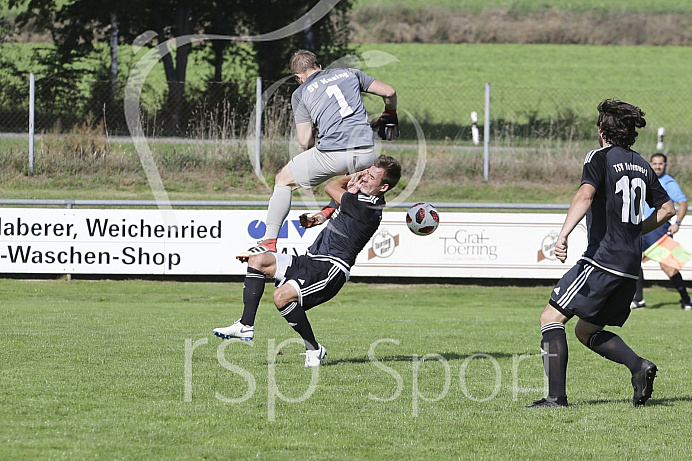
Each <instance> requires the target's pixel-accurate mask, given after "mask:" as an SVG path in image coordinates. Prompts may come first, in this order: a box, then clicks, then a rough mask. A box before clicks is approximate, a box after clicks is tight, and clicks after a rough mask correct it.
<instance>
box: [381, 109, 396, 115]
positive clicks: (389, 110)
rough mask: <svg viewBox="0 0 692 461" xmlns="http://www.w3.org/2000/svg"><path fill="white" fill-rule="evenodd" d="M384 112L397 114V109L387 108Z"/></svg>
mask: <svg viewBox="0 0 692 461" xmlns="http://www.w3.org/2000/svg"><path fill="white" fill-rule="evenodd" d="M384 113H385V114H387V115H396V109H387V108H385V110H384Z"/></svg>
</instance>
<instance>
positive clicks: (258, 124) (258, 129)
mask: <svg viewBox="0 0 692 461" xmlns="http://www.w3.org/2000/svg"><path fill="white" fill-rule="evenodd" d="M255 144H256V147H257V148H256V149H255V174H256V175H257V176H259V175H260V172H261V171H262V163H261V161H262V155H261V152H262V77H257V95H256V100H255Z"/></svg>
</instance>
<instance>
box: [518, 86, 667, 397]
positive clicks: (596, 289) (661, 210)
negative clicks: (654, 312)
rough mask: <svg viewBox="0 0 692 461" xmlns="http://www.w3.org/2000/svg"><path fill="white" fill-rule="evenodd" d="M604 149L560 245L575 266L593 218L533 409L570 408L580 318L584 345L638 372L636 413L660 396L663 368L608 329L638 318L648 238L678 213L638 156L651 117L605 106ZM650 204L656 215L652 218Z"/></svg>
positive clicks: (555, 309) (546, 340)
mask: <svg viewBox="0 0 692 461" xmlns="http://www.w3.org/2000/svg"><path fill="white" fill-rule="evenodd" d="M598 112H599V114H598V122H597V123H596V126H597V127H598V139H599V144H600V145H601V148H600V149H597V150H594V151H591V152H589V153H588V154H587V156H586V159H585V161H584V167H583V170H582V180H581V186H580V187H579V190H578V191H577V193H576V195H575V196H574V199H573V200H572V204H571V205H570V208H569V211H568V212H567V217H566V218H565V222H564V224H563V226H562V230H561V231H560V234H559V235H558V239H557V242H556V244H555V256H556V257H557V258H558V259H559V260H560V261H562V262H565V259H567V237H568V236H569V234H570V233H571V232H572V231H573V230H574V229H575V228H576V227H577V224H579V222H580V221H581V220H582V218H583V217H584V216H586V227H587V232H588V239H587V240H588V246H587V248H586V251H585V252H584V254H583V255H582V257H581V259H580V260H579V261H578V262H577V264H576V265H575V266H574V267H572V268H571V269H570V270H569V271H568V272H567V273H566V274H565V275H564V276H563V277H562V279H560V281H559V282H558V283H557V285H556V286H555V289H554V290H553V292H552V294H551V297H550V301H549V303H548V305H547V306H546V307H545V309H544V310H543V313H542V314H541V317H540V323H541V333H542V336H543V337H542V341H541V353H542V355H543V366H544V369H545V372H546V375H547V376H548V396H547V397H546V398H544V399H541V400H538V401H536V402H534V404H533V405H532V406H531V407H534V408H535V407H560V406H567V393H566V390H565V387H566V386H565V380H566V374H567V339H566V335H565V323H567V321H568V320H569V319H571V318H572V317H574V316H575V315H576V316H577V317H578V318H579V321H578V322H577V324H576V326H575V333H576V336H577V338H578V339H579V341H580V342H581V343H582V344H584V345H585V346H586V347H588V348H589V349H591V350H592V351H594V352H596V353H597V354H599V355H601V356H603V357H605V358H607V359H609V360H612V361H613V362H616V363H620V364H623V365H625V366H627V368H629V370H630V372H631V373H632V386H633V387H634V396H633V398H632V403H633V404H634V406H635V407H636V406H640V405H643V404H644V403H645V402H646V401H647V400H648V399H649V397H651V393H652V391H653V382H654V378H655V377H656V371H657V368H656V365H654V364H653V363H652V362H650V361H648V360H645V359H643V358H641V357H640V356H638V355H637V354H636V353H635V352H634V351H633V350H632V349H630V347H629V346H628V345H627V344H625V342H624V341H623V340H622V338H620V337H619V336H618V335H616V334H614V333H612V332H610V331H607V330H605V329H604V327H605V326H606V325H615V326H622V325H623V324H624V323H625V321H626V320H627V317H628V316H629V314H630V301H631V300H632V296H634V291H635V287H636V282H637V277H638V276H639V267H640V261H641V236H642V232H644V233H646V232H650V231H651V230H653V229H655V228H657V227H659V226H660V225H661V224H663V223H664V222H666V221H667V220H668V219H670V218H671V217H672V216H673V215H674V214H675V208H674V207H673V202H671V200H670V198H669V197H668V194H666V191H665V190H664V189H663V187H662V186H661V184H660V183H659V181H658V177H657V175H656V173H654V171H653V169H652V168H651V166H650V165H649V163H648V162H647V161H646V160H644V159H643V158H642V157H641V156H640V155H639V154H638V153H637V152H635V151H633V150H631V149H630V147H631V146H632V145H633V144H634V141H635V139H636V137H637V128H642V127H644V126H646V120H644V113H643V112H642V111H641V109H639V108H638V107H635V106H633V105H631V104H627V103H625V102H622V101H617V100H610V99H606V100H605V101H603V102H601V103H600V104H599V105H598ZM644 202H646V203H647V204H648V205H649V206H650V207H651V208H654V209H655V211H654V212H653V213H652V214H651V216H649V217H648V218H646V219H643V215H644Z"/></svg>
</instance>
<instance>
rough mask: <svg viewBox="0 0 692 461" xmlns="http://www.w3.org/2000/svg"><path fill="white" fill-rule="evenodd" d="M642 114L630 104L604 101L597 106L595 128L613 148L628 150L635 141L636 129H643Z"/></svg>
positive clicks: (609, 100)
mask: <svg viewBox="0 0 692 461" xmlns="http://www.w3.org/2000/svg"><path fill="white" fill-rule="evenodd" d="M644 115H645V114H644V112H642V110H641V109H640V108H639V107H637V106H633V105H632V104H628V103H626V102H622V101H618V100H617V99H606V100H604V101H601V103H600V104H599V105H598V122H596V126H597V127H598V128H600V129H601V131H603V139H604V140H605V141H606V142H607V143H608V144H612V145H615V146H620V147H624V148H625V149H629V148H630V147H631V146H632V144H634V142H635V141H636V139H637V128H644V127H645V126H646V120H644Z"/></svg>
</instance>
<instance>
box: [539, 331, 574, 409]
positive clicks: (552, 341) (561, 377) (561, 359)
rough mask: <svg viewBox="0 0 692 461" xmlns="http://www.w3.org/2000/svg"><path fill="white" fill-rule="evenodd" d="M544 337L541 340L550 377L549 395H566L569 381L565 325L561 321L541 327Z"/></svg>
mask: <svg viewBox="0 0 692 461" xmlns="http://www.w3.org/2000/svg"><path fill="white" fill-rule="evenodd" d="M541 333H542V334H543V338H542V340H541V354H542V355H543V369H544V370H545V374H546V376H547V377H548V395H549V396H550V397H564V396H566V395H567V393H566V390H565V388H566V385H565V382H566V381H567V359H568V349H567V335H566V334H565V325H564V324H563V323H560V322H552V323H548V324H545V325H543V326H542V327H541Z"/></svg>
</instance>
